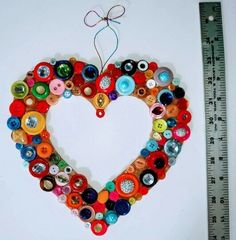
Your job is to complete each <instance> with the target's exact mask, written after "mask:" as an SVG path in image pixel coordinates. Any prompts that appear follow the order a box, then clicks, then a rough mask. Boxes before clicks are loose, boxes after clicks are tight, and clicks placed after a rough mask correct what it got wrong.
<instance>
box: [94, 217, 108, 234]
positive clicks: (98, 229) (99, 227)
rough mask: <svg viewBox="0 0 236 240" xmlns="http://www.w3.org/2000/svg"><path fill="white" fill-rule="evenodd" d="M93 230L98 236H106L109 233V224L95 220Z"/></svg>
mask: <svg viewBox="0 0 236 240" xmlns="http://www.w3.org/2000/svg"><path fill="white" fill-rule="evenodd" d="M91 230H92V232H93V233H94V234H95V235H97V236H101V235H104V234H105V233H106V231H107V224H106V223H105V222H104V221H102V220H94V221H93V222H92V224H91Z"/></svg>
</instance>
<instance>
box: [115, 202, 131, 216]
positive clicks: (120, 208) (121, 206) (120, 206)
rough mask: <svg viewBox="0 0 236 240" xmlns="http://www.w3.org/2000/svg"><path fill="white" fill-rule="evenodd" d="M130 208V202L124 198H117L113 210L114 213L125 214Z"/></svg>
mask: <svg viewBox="0 0 236 240" xmlns="http://www.w3.org/2000/svg"><path fill="white" fill-rule="evenodd" d="M130 209H131V205H130V203H129V202H128V201H127V200H125V199H119V200H118V201H117V202H116V203H115V207H114V210H115V211H116V213H117V214H118V215H120V216H125V215H127V214H128V213H129V212H130Z"/></svg>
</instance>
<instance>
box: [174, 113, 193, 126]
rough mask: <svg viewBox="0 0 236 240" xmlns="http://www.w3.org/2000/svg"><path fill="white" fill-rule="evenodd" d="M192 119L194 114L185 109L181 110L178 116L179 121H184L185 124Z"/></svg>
mask: <svg viewBox="0 0 236 240" xmlns="http://www.w3.org/2000/svg"><path fill="white" fill-rule="evenodd" d="M191 119H192V115H191V113H190V112H189V111H187V110H183V111H181V112H180V113H179V114H178V116H177V121H178V122H179V123H184V124H187V123H189V122H190V121H191Z"/></svg>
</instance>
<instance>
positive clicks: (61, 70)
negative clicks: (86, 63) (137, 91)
mask: <svg viewBox="0 0 236 240" xmlns="http://www.w3.org/2000/svg"><path fill="white" fill-rule="evenodd" d="M54 72H55V75H56V76H57V78H59V79H62V80H67V79H69V78H71V77H72V76H73V74H74V68H73V66H72V64H71V63H70V62H69V61H66V60H61V61H57V62H56V64H55V66H54Z"/></svg>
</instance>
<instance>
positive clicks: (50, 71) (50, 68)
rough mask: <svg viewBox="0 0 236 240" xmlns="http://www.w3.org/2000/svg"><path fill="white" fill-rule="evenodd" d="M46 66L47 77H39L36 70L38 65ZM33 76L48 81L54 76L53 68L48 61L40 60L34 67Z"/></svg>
mask: <svg viewBox="0 0 236 240" xmlns="http://www.w3.org/2000/svg"><path fill="white" fill-rule="evenodd" d="M44 66H45V67H47V68H48V69H49V73H48V76H47V77H41V76H40V75H39V74H38V70H39V68H40V67H44ZM33 72H34V78H35V79H36V80H38V81H41V82H48V81H49V80H51V79H52V78H53V76H54V70H53V67H52V65H51V64H50V63H48V62H41V63H39V64H37V65H36V66H35V68H34V71H33Z"/></svg>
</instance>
